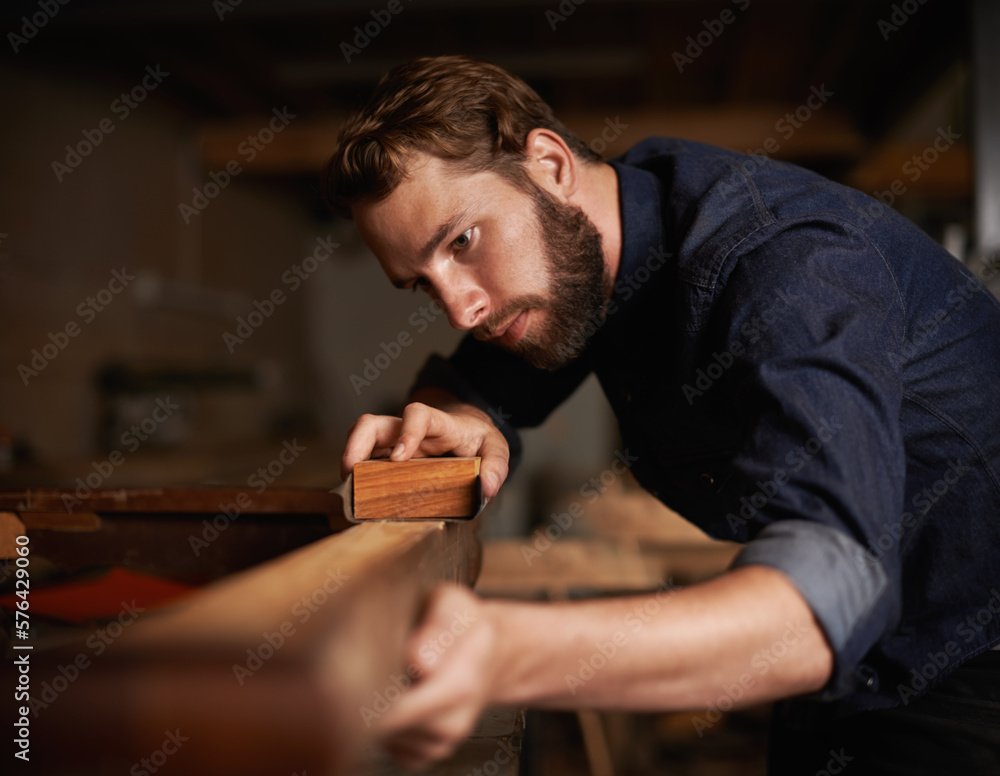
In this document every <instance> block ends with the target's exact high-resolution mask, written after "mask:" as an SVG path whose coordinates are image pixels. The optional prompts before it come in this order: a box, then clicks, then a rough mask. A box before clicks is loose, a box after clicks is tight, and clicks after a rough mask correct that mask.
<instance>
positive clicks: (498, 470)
mask: <svg viewBox="0 0 1000 776" xmlns="http://www.w3.org/2000/svg"><path fill="white" fill-rule="evenodd" d="M448 453H450V454H453V455H458V456H469V457H472V456H479V457H480V458H482V463H481V468H480V478H481V481H482V487H483V495H484V496H485V497H486V498H493V497H494V496H496V494H497V492H498V491H499V490H500V486H501V485H502V484H503V482H504V480H506V479H507V472H508V467H509V462H510V448H509V447H508V445H507V440H506V439H505V438H504V435H503V434H501V433H500V432H499V431H498V430H497V427H496V426H495V425H493V422H492V421H491V420H490V417H489V415H487V414H486V413H485V412H483V411H482V410H480V409H479V408H478V407H473V406H472V405H469V404H462V403H459V402H452V403H449V404H447V407H446V409H437V408H435V407H431V406H428V405H427V404H423V403H421V402H418V401H415V402H412V403H411V404H407V405H406V408H405V409H404V410H403V417H402V418H397V417H393V416H391V415H362V416H361V417H360V418H358V420H357V422H356V423H355V424H354V425H353V426H352V427H351V431H350V434H349V435H348V438H347V445H346V447H345V448H344V457H343V458H342V459H341V462H340V470H341V476H342V477H345V478H346V477H347V475H348V474H349V473H350V472H351V471H353V470H354V464H356V463H358V462H359V461H364V460H367V459H368V458H389V460H392V461H408V460H409V459H410V458H414V457H417V458H420V457H424V456H434V455H445V454H448Z"/></svg>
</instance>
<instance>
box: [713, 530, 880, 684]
mask: <svg viewBox="0 0 1000 776" xmlns="http://www.w3.org/2000/svg"><path fill="white" fill-rule="evenodd" d="M750 565H763V566H770V567H771V568H775V569H778V570H779V571H781V572H783V573H784V574H785V575H786V576H787V577H788V578H789V579H790V580H791V582H792V584H793V585H795V587H796V589H797V590H798V591H799V593H800V594H801V595H802V597H803V598H804V599H805V600H806V603H807V604H808V605H809V608H810V609H812V612H813V614H814V615H815V617H816V619H817V621H818V622H819V624H820V627H822V628H823V631H824V633H825V634H826V639H827V643H828V644H829V645H830V649H831V650H832V652H833V654H834V661H835V662H834V669H833V675H832V676H831V678H830V681H829V683H828V684H827V686H826V687H825V688H824V689H823V690H822V691H821V693H820V697H821V698H823V699H824V700H830V699H834V698H839V697H843V696H845V695H847V694H849V693H852V692H856V691H857V690H858V689H861V688H865V687H867V688H868V689H871V683H872V679H871V676H870V674H869V673H868V672H867V671H866V670H865V669H864V667H859V663H860V661H861V659H862V658H863V657H864V655H865V654H866V653H867V652H868V650H869V649H871V647H872V646H873V645H874V644H875V642H876V641H878V639H879V638H880V637H881V636H882V634H883V633H885V631H886V630H887V629H888V628H889V627H890V626H891V625H892V623H893V621H894V618H895V617H897V616H898V606H896V605H895V604H894V603H893V596H892V591H891V586H890V585H889V580H888V578H887V576H886V573H885V570H884V569H883V568H882V565H881V564H880V563H879V562H878V561H877V560H875V559H873V558H872V557H871V556H869V555H867V554H866V553H865V551H864V548H863V547H862V546H861V545H860V544H858V543H857V542H856V541H854V539H852V538H851V537H850V536H849V535H847V534H846V533H844V532H843V531H841V530H838V529H836V528H832V527H831V526H828V525H825V524H823V523H816V522H812V521H808V520H781V521H778V522H775V523H771V524H770V525H768V526H766V527H765V528H764V529H763V530H762V531H761V532H760V533H759V534H758V535H757V536H756V537H755V538H754V539H753V540H752V541H751V542H749V543H748V544H747V545H746V546H745V547H744V548H743V550H742V551H741V552H740V554H739V555H737V556H736V559H735V560H734V561H733V564H732V567H733V568H739V567H741V566H750ZM859 668H860V669H861V670H859Z"/></svg>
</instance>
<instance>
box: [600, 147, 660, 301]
mask: <svg viewBox="0 0 1000 776" xmlns="http://www.w3.org/2000/svg"><path fill="white" fill-rule="evenodd" d="M609 164H610V165H611V166H612V167H613V168H614V170H615V172H616V173H617V174H618V207H619V213H620V216H621V225H622V249H621V250H622V252H621V261H620V262H619V264H618V276H617V277H616V278H615V287H614V292H613V294H612V296H611V298H612V300H613V301H617V302H618V303H619V304H621V303H622V302H623V301H624V299H622V296H623V292H624V291H625V290H626V289H628V287H629V286H628V282H629V279H632V278H635V276H636V270H638V269H639V268H640V267H642V266H644V265H646V264H647V263H648V262H649V261H650V259H651V258H653V257H654V255H656V256H660V257H662V255H663V251H664V245H663V222H662V220H661V215H660V182H659V180H658V179H657V177H656V176H655V175H654V174H653V173H651V172H648V171H647V170H642V169H640V168H638V167H631V166H629V165H627V164H622V163H621V162H616V161H612V162H609ZM623 281H624V282H623ZM632 295H633V292H631V291H630V292H629V293H628V294H627V295H626V298H631V296H632Z"/></svg>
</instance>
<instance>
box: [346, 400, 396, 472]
mask: <svg viewBox="0 0 1000 776" xmlns="http://www.w3.org/2000/svg"><path fill="white" fill-rule="evenodd" d="M401 425H402V421H401V420H400V419H399V418H394V417H391V416H389V415H362V416H361V417H360V418H358V420H357V422H356V423H355V424H354V425H353V426H351V430H350V433H349V434H348V437H347V444H346V445H345V446H344V455H343V457H342V458H341V459H340V476H341V477H342V478H345V479H346V477H347V475H348V474H350V473H351V472H352V471H353V470H354V465H355V464H356V463H358V462H360V461H367V460H368V459H369V458H372V457H374V456H375V455H376V453H377V452H379V451H380V449H384V448H391V447H392V446H393V445H394V444H395V443H396V439H397V438H398V437H399V430H400V427H401Z"/></svg>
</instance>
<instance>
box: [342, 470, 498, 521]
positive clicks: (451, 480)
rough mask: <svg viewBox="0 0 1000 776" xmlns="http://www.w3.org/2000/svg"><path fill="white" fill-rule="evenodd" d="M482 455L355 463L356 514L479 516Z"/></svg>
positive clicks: (360, 516)
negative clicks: (477, 456)
mask: <svg viewBox="0 0 1000 776" xmlns="http://www.w3.org/2000/svg"><path fill="white" fill-rule="evenodd" d="M479 462H480V459H479V458H411V459H410V460H409V461H389V460H385V459H374V460H370V461H361V462H360V463H357V464H355V466H354V485H353V494H352V498H353V502H354V519H355V520H386V519H390V520H391V519H401V518H402V519H405V518H420V517H423V518H450V519H468V518H472V517H475V516H476V514H477V513H478V512H479V508H480V506H481V503H480V502H481V491H480V487H479Z"/></svg>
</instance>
